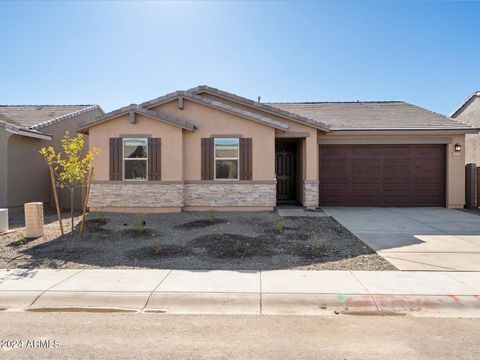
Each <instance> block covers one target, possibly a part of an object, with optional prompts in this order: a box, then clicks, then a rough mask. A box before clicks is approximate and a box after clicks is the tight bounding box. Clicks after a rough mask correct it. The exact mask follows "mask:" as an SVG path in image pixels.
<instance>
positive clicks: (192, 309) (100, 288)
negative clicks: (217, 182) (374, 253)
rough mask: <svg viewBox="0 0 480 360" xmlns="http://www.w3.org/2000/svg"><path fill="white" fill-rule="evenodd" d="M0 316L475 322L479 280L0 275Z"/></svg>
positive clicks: (412, 275) (303, 274) (340, 275)
mask: <svg viewBox="0 0 480 360" xmlns="http://www.w3.org/2000/svg"><path fill="white" fill-rule="evenodd" d="M0 310H3V311H23V310H26V311H92V312H143V313H149V312H155V313H158V312H161V313H163V312H165V313H171V314H257V315H258V314H265V315H279V314H283V315H285V314H291V315H334V314H350V315H393V314H395V315H407V314H408V315H414V316H455V317H480V316H479V315H480V273H479V272H456V273H450V272H405V271H402V272H400V271H391V272H369V271H294V270H276V271H220V270H216V271H186V270H103V269H102V270H54V269H33V270H21V269H18V270H0Z"/></svg>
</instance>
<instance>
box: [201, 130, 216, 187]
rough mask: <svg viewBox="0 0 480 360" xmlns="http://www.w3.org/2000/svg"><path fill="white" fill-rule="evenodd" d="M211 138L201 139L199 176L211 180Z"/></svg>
mask: <svg viewBox="0 0 480 360" xmlns="http://www.w3.org/2000/svg"><path fill="white" fill-rule="evenodd" d="M213 141H214V139H213V138H202V140H201V160H202V161H201V177H202V180H213V173H214V172H213V165H214V164H213Z"/></svg>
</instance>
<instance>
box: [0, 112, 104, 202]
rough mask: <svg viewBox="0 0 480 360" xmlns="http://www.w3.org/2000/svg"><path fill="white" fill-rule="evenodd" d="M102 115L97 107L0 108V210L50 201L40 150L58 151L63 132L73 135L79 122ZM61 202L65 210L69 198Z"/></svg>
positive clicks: (48, 186) (44, 165) (47, 179)
mask: <svg viewBox="0 0 480 360" xmlns="http://www.w3.org/2000/svg"><path fill="white" fill-rule="evenodd" d="M101 114H103V111H102V109H101V108H100V107H99V106H98V105H0V170H1V171H0V208H9V209H11V210H15V209H22V208H23V204H24V203H26V202H31V201H41V202H44V203H48V202H50V201H51V199H52V191H51V189H52V186H51V183H50V174H49V171H48V166H47V164H46V162H45V160H44V159H43V157H42V156H41V155H40V154H39V150H40V148H42V147H43V146H53V147H55V148H56V149H60V147H61V144H60V140H61V138H62V137H63V135H64V134H65V131H67V130H69V131H70V133H71V134H72V135H75V130H76V129H77V128H78V126H79V123H80V122H82V121H86V120H87V119H91V118H95V117H97V116H98V115H101ZM86 140H88V139H86ZM62 194H63V193H62ZM62 194H61V195H62ZM63 198H64V199H63ZM62 200H63V201H62V206H63V207H64V208H68V207H69V206H70V203H69V197H68V196H63V197H62ZM52 203H53V202H52ZM77 204H80V196H78V201H77Z"/></svg>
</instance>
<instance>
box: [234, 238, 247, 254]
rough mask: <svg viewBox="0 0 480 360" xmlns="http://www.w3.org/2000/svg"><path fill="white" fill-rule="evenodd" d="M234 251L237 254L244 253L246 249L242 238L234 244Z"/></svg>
mask: <svg viewBox="0 0 480 360" xmlns="http://www.w3.org/2000/svg"><path fill="white" fill-rule="evenodd" d="M233 251H234V252H235V254H237V255H242V254H243V253H244V252H245V249H244V247H243V244H242V242H241V241H240V240H238V241H237V242H236V243H235V244H234V245H233Z"/></svg>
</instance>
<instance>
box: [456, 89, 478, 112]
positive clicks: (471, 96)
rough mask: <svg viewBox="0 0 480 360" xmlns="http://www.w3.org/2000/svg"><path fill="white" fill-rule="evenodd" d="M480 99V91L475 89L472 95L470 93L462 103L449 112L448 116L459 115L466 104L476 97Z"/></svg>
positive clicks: (466, 106)
mask: <svg viewBox="0 0 480 360" xmlns="http://www.w3.org/2000/svg"><path fill="white" fill-rule="evenodd" d="M477 98H478V99H480V91H475V92H474V93H473V94H472V95H470V96H469V97H468V98H467V99H466V100H465V101H464V102H463V103H461V104H460V106H459V107H457V108H456V109H455V110H454V111H453V112H452V113H451V114H450V117H452V118H456V117H457V116H458V115H460V114H461V113H462V112H463V111H464V110H465V109H466V108H468V106H469V105H470V104H471V103H472V102H473V101H475V100H476V99H477Z"/></svg>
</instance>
